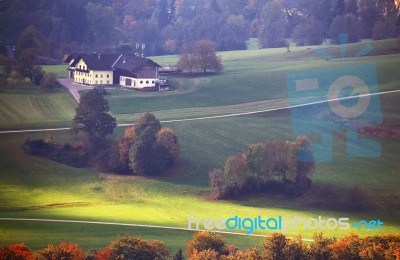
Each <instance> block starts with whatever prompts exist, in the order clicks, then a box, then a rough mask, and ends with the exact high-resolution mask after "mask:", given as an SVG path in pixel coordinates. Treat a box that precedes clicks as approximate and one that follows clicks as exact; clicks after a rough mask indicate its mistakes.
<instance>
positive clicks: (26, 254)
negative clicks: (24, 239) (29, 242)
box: [0, 243, 35, 260]
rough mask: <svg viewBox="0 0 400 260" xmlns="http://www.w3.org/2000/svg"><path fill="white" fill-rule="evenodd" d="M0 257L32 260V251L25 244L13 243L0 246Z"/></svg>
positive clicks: (14, 259)
mask: <svg viewBox="0 0 400 260" xmlns="http://www.w3.org/2000/svg"><path fill="white" fill-rule="evenodd" d="M0 259H13V260H34V259H35V257H34V255H33V253H32V251H31V250H30V249H29V248H27V247H26V246H25V244H23V243H21V244H14V245H9V246H3V247H0Z"/></svg>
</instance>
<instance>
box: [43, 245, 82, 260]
mask: <svg viewBox="0 0 400 260" xmlns="http://www.w3.org/2000/svg"><path fill="white" fill-rule="evenodd" d="M37 254H38V255H39V256H40V257H42V258H43V259H77V260H83V259H85V257H86V254H85V252H84V251H83V250H82V249H81V248H80V247H79V246H78V245H77V244H73V243H68V242H61V243H60V244H59V245H58V246H53V245H49V246H48V247H47V248H44V249H42V250H39V251H37ZM40 259H41V258H40Z"/></svg>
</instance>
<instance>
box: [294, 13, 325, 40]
mask: <svg viewBox="0 0 400 260" xmlns="http://www.w3.org/2000/svg"><path fill="white" fill-rule="evenodd" d="M292 38H293V40H294V41H295V42H296V44H297V45H298V46H303V45H320V44H321V43H322V42H323V41H324V39H325V30H324V26H323V24H321V23H320V22H319V21H318V20H315V19H307V20H306V21H305V22H302V23H300V24H298V25H297V26H296V27H295V28H294V29H293V33H292Z"/></svg>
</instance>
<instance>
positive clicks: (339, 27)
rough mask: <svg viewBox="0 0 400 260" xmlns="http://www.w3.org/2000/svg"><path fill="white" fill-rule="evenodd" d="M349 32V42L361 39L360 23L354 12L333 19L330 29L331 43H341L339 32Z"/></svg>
mask: <svg viewBox="0 0 400 260" xmlns="http://www.w3.org/2000/svg"><path fill="white" fill-rule="evenodd" d="M341 33H347V34H348V41H347V43H354V42H358V41H360V34H359V23H358V22H357V18H356V17H355V16H354V15H353V14H346V15H344V16H336V17H335V19H333V21H332V24H331V28H330V30H329V38H330V40H331V43H333V44H338V43H339V34H341Z"/></svg>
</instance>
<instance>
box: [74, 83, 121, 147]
mask: <svg viewBox="0 0 400 260" xmlns="http://www.w3.org/2000/svg"><path fill="white" fill-rule="evenodd" d="M116 126H117V123H116V120H115V118H114V117H113V116H112V115H111V114H110V106H109V105H108V102H107V100H106V99H105V98H104V96H103V95H102V94H101V92H100V91H99V90H98V89H92V90H90V91H89V92H87V93H86V94H84V95H82V97H81V99H80V102H79V105H78V107H77V108H76V115H75V117H74V119H73V121H72V129H71V130H72V131H73V132H76V133H78V132H79V131H83V132H84V133H86V135H87V136H88V137H89V140H92V141H96V140H104V138H105V136H106V135H108V134H112V133H113V131H114V128H115V127H116Z"/></svg>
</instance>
